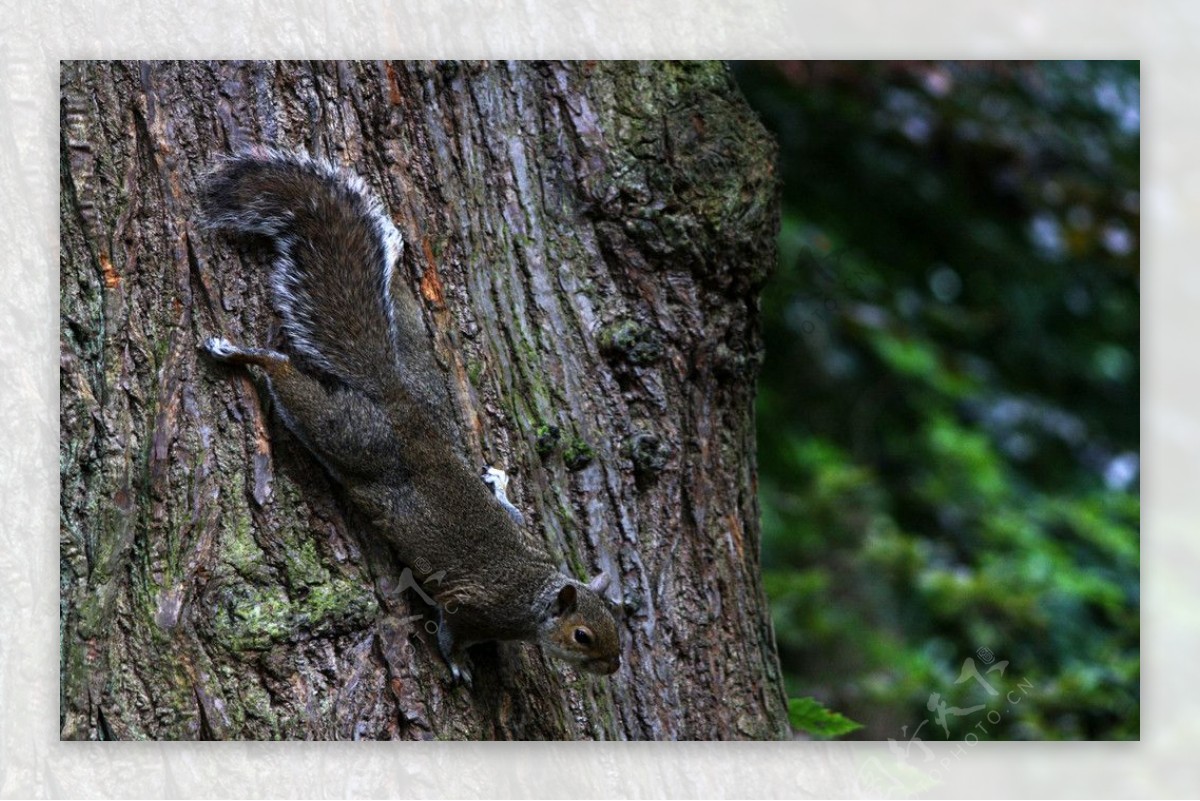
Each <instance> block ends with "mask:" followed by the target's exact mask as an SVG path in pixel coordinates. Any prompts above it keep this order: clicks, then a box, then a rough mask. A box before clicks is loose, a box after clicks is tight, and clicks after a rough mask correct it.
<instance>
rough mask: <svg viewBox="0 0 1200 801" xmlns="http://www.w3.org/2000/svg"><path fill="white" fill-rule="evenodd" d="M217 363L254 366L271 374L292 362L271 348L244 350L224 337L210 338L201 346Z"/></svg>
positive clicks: (283, 354) (285, 355)
mask: <svg viewBox="0 0 1200 801" xmlns="http://www.w3.org/2000/svg"><path fill="white" fill-rule="evenodd" d="M200 348H201V350H203V351H204V352H205V353H207V354H208V355H209V356H210V357H211V358H212V359H214V360H215V361H218V362H221V363H223V364H241V365H245V364H253V365H255V366H257V367H261V368H263V369H264V370H266V371H267V372H268V373H270V372H271V371H272V370H274V369H278V368H281V367H286V366H288V365H289V364H290V362H291V360H290V359H289V358H288V356H287V354H285V353H280V352H279V351H277V350H270V349H269V348H243V347H239V346H238V345H235V344H233V343H232V342H230V341H229V340H228V339H224V338H223V337H209V338H208V339H206V340H204V343H203V344H202V345H201V346H200Z"/></svg>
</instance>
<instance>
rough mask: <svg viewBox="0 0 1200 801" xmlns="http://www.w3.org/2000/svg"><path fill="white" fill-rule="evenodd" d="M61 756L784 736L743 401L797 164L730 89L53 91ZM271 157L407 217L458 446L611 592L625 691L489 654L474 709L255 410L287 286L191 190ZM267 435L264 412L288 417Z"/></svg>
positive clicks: (394, 73)
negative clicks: (56, 101) (296, 152)
mask: <svg viewBox="0 0 1200 801" xmlns="http://www.w3.org/2000/svg"><path fill="white" fill-rule="evenodd" d="M61 84H62V85H61V89H62V95H61V104H62V132H61V137H62V141H61V146H62V150H61V153H62V158H61V169H62V187H61V192H62V199H61V215H62V221H61V251H62V264H61V271H62V272H61V279H62V285H61V314H62V332H61V337H62V338H61V391H62V407H61V424H62V435H61V479H62V501H61V504H62V506H61V517H62V530H61V537H62V587H61V591H62V605H61V629H62V663H61V668H62V685H61V687H62V689H61V692H62V703H61V725H62V728H61V733H62V736H63V737H64V738H93V739H96V738H99V739H106V738H161V739H190V738H261V739H280V738H285V739H291V738H298V739H303V738H309V739H312V738H320V739H326V738H399V739H421V738H517V739H540V738H574V739H586V738H601V739H643V738H700V739H713V738H778V737H785V736H787V735H788V726H787V716H786V709H785V699H784V693H783V689H782V679H781V676H780V672H779V668H778V664H777V657H776V653H775V647H774V639H773V635H772V631H771V624H770V618H769V616H768V613H767V608H766V602H765V598H764V595H763V591H762V587H761V583H760V571H759V526H758V510H757V504H756V499H755V489H756V476H755V461H754V453H755V448H754V420H753V410H752V402H753V398H754V387H755V376H756V372H757V367H758V364H759V352H760V342H759V338H758V333H757V326H758V322H757V317H758V312H757V303H758V301H757V293H758V289H759V287H760V286H761V284H762V282H763V280H764V278H765V276H766V274H767V273H768V271H769V269H770V267H771V265H772V262H773V259H774V255H775V254H774V236H773V235H774V232H775V226H776V218H777V207H776V200H775V190H776V187H775V184H776V179H775V175H774V171H773V170H774V168H773V155H774V153H773V145H772V144H771V142H770V141H769V138H768V136H767V135H766V133H765V132H764V130H763V128H762V127H761V126H760V124H759V123H758V121H757V120H756V119H755V118H754V117H753V115H752V113H751V112H750V111H749V109H748V108H747V106H746V105H745V103H744V102H743V101H742V99H741V97H740V95H739V94H738V92H737V90H736V88H735V87H734V86H733V84H732V82H731V80H730V78H729V76H728V74H727V72H726V70H725V68H724V67H723V66H721V65H719V64H661V63H654V64H633V63H568V64H562V63H549V64H533V63H517V64H437V65H430V64H411V63H290V64H276V63H239V64H234V63H182V64H141V63H104V62H83V63H64V64H63V67H62V79H61ZM251 142H264V143H271V144H274V145H277V146H281V147H291V148H297V149H303V150H307V151H309V152H311V153H314V154H317V155H322V156H327V157H329V158H331V159H332V160H334V161H337V162H340V163H343V164H346V165H348V166H350V167H352V168H353V169H355V170H356V171H357V172H358V173H359V174H360V175H362V176H363V177H364V178H365V179H366V180H367V181H368V183H369V184H370V185H371V186H372V187H373V188H374V189H375V190H376V191H377V192H378V193H379V194H380V195H381V196H382V197H383V199H384V202H385V205H386V206H387V208H388V210H389V212H390V213H391V214H392V216H393V218H394V219H395V220H396V223H397V227H398V228H399V229H400V231H401V232H402V233H403V234H404V237H405V240H406V244H405V251H404V256H403V264H402V272H403V274H404V275H405V276H407V277H408V280H407V281H405V282H398V283H399V284H400V287H399V289H398V290H397V291H401V292H403V291H411V292H413V293H415V296H416V297H417V298H418V299H419V301H418V302H419V305H420V308H421V313H422V314H424V315H425V318H426V322H427V324H428V327H429V329H430V332H431V336H432V337H433V340H434V343H435V350H436V354H437V358H438V360H439V363H440V366H441V367H442V368H443V369H444V370H445V372H446V376H447V380H448V382H449V386H450V388H451V393H452V395H453V396H454V398H455V403H456V404H457V407H458V408H457V409H456V410H455V411H456V413H457V414H458V416H459V419H460V420H461V422H462V427H463V433H464V437H463V439H464V447H465V448H466V449H467V451H466V452H467V453H469V454H470V457H471V458H472V459H473V460H474V461H476V462H478V463H480V464H482V463H484V462H487V463H489V464H494V465H498V466H501V467H504V468H506V469H508V470H509V471H510V473H511V474H512V476H513V486H512V488H511V492H510V495H511V496H512V497H513V500H514V502H515V503H516V504H517V505H518V506H519V507H520V508H521V509H522V510H523V511H524V512H525V514H526V516H527V518H528V521H529V523H528V526H527V530H528V533H529V535H530V536H532V537H538V538H544V540H545V542H546V543H547V544H548V547H549V548H550V549H552V552H553V553H555V554H557V555H558V556H560V557H561V559H562V562H563V565H564V568H565V569H566V570H568V571H570V572H571V573H573V574H575V575H577V576H579V577H586V576H587V575H590V574H591V573H593V572H594V571H595V570H596V569H600V568H603V569H608V570H610V571H612V573H613V575H614V576H616V577H617V579H618V582H616V584H617V585H618V588H617V593H619V595H620V598H621V600H622V602H623V604H624V607H625V610H626V616H625V618H624V622H623V630H622V631H623V636H624V638H625V651H624V665H623V667H622V669H621V671H620V672H619V673H617V674H616V675H614V676H613V677H612V678H610V679H607V680H605V679H597V678H594V677H590V676H586V675H581V674H576V673H574V672H572V671H571V670H570V669H569V668H567V667H565V666H563V665H561V664H558V663H554V662H551V661H549V660H548V659H547V658H545V657H544V656H543V655H542V654H541V652H540V651H539V650H538V649H537V648H536V647H534V646H529V645H522V644H504V645H499V646H497V645H494V644H493V645H485V646H480V647H477V648H475V649H474V650H473V652H472V658H473V661H474V663H475V666H476V676H477V680H476V686H475V689H474V690H473V691H468V690H467V689H465V688H458V689H453V688H450V687H449V685H448V682H447V676H448V673H447V670H446V668H445V666H444V664H443V663H442V662H441V660H440V659H439V657H438V656H437V654H436V651H435V649H434V648H433V647H432V643H431V642H430V641H429V638H428V637H427V635H426V634H425V633H424V628H423V627H424V624H425V623H426V622H427V620H428V618H427V617H425V618H422V617H421V616H422V615H426V616H427V615H428V614H429V611H430V610H428V609H427V608H425V607H424V606H422V605H421V603H420V601H419V599H418V598H416V597H413V596H414V594H413V593H399V592H397V590H396V581H395V580H396V577H397V576H398V575H400V571H401V568H402V566H400V565H397V564H395V562H394V560H393V559H392V557H391V556H390V555H389V554H388V553H386V552H381V549H380V546H379V545H378V544H377V543H373V542H369V541H364V538H362V537H360V536H359V534H358V531H359V528H358V527H357V526H356V525H355V521H354V520H353V518H348V517H346V516H345V514H344V507H343V506H342V505H341V503H340V501H339V499H338V496H337V492H336V489H335V488H334V487H333V486H331V483H330V481H329V480H328V479H327V477H326V476H325V475H324V474H323V472H322V471H321V468H320V467H319V466H318V464H317V463H316V462H315V461H314V460H313V459H312V458H311V457H310V456H309V455H308V453H307V452H306V451H305V450H304V449H303V447H302V446H300V445H299V444H298V443H297V442H295V441H294V440H293V439H292V437H291V436H290V435H289V433H288V432H287V430H286V429H285V428H283V426H282V425H281V424H280V423H279V422H278V420H277V419H276V418H275V417H274V415H273V414H272V413H271V411H270V409H269V408H267V406H266V405H265V402H266V400H267V398H266V396H265V393H264V392H263V388H262V387H261V386H260V385H258V384H257V383H256V382H255V381H254V379H252V378H250V377H248V376H246V375H244V374H239V373H236V372H230V371H228V370H222V369H216V368H214V366H213V365H212V364H211V363H209V362H206V361H205V360H203V359H202V358H200V357H199V355H198V353H197V345H198V343H199V342H200V341H201V340H202V339H203V338H204V337H205V336H207V335H210V334H222V335H225V336H227V337H229V338H230V339H233V340H235V341H245V342H251V343H253V342H265V341H267V340H268V338H269V337H271V336H273V335H274V334H273V333H272V330H271V329H272V312H271V307H270V304H269V302H268V296H267V291H266V286H265V282H264V281H263V279H262V271H263V269H264V267H265V264H266V258H265V256H263V255H262V254H255V253H254V252H252V251H246V250H245V249H242V248H240V247H238V246H236V245H235V244H233V243H231V242H229V241H228V240H226V239H224V238H223V237H221V236H220V235H217V234H210V233H206V232H201V231H199V230H198V229H197V228H196V226H195V221H194V216H193V215H194V210H195V203H194V196H195V191H194V190H195V186H196V181H197V177H198V175H200V174H201V173H202V172H203V171H204V170H205V169H206V168H207V167H208V166H209V165H210V164H211V162H212V160H213V159H214V158H215V157H216V156H217V155H219V154H222V153H227V152H229V151H230V149H231V148H235V147H237V146H239V145H242V144H245V143H251ZM267 405H269V404H267Z"/></svg>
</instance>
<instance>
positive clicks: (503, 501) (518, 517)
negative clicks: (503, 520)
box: [482, 466, 525, 526]
mask: <svg viewBox="0 0 1200 801" xmlns="http://www.w3.org/2000/svg"><path fill="white" fill-rule="evenodd" d="M482 478H483V483H484V484H487V485H488V486H489V487H491V488H492V494H493V495H495V496H496V500H497V501H499V502H500V505H501V506H503V507H504V511H506V512H508V516H509V517H511V518H512V519H513V521H514V522H516V524H517V525H518V526H523V525H525V515H523V514H521V510H520V509H518V508H517V507H515V506H513V503H512V501H510V500H509V499H508V493H507V490H508V473H505V472H504V471H503V470H500V469H499V468H496V467H490V466H485V467H484V468H483V476H482Z"/></svg>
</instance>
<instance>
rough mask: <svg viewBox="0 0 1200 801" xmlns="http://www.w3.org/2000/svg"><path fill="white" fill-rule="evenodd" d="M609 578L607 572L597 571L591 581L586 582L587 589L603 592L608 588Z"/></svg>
mask: <svg viewBox="0 0 1200 801" xmlns="http://www.w3.org/2000/svg"><path fill="white" fill-rule="evenodd" d="M609 582H610V579H609V575H608V574H607V573H597V574H596V575H595V576H594V577H593V578H592V580H591V581H589V582H588V589H589V590H591V591H592V592H597V593H599V592H604V591H605V590H607V589H608V585H609Z"/></svg>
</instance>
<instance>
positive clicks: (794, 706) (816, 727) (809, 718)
mask: <svg viewBox="0 0 1200 801" xmlns="http://www.w3.org/2000/svg"><path fill="white" fill-rule="evenodd" d="M788 719H789V720H790V721H791V722H792V728H794V729H799V730H800V731H803V732H807V733H809V734H811V735H813V736H814V737H841V736H842V735H843V734H849V733H850V732H852V731H854V730H855V729H861V728H862V724H861V723H855V722H854V721H853V720H851V719H850V718H848V717H846V716H845V715H842V714H840V713H838V712H832V711H830V710H828V709H826V708H825V707H824V706H822V705H821V702H820V701H818V700H817V699H815V698H789V699H788Z"/></svg>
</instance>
